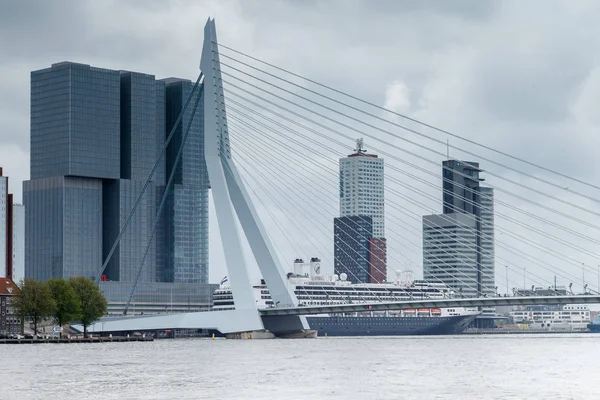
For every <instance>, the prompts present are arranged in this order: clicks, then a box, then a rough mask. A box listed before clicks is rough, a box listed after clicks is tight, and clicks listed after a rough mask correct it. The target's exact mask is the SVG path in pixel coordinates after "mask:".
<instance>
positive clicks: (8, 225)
mask: <svg viewBox="0 0 600 400" xmlns="http://www.w3.org/2000/svg"><path fill="white" fill-rule="evenodd" d="M12 275H13V195H12V194H11V193H8V177H6V176H3V175H2V168H1V167H0V277H4V278H9V279H12Z"/></svg>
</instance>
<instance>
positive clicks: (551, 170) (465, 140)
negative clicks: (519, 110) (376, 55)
mask: <svg viewBox="0 0 600 400" xmlns="http://www.w3.org/2000/svg"><path fill="white" fill-rule="evenodd" d="M219 46H220V47H222V48H225V49H227V50H229V51H232V52H234V53H237V54H240V55H242V56H244V57H247V58H249V59H251V60H254V61H257V62H259V63H261V64H264V65H266V66H268V67H271V68H274V69H276V70H279V71H281V72H284V73H286V74H289V75H291V76H294V77H296V78H300V79H302V80H305V81H307V82H309V83H312V84H314V85H317V86H319V87H322V88H324V89H327V90H329V91H332V92H334V93H337V94H340V95H342V96H345V97H347V98H350V99H352V100H355V101H358V102H361V103H363V104H366V105H368V106H370V107H374V108H376V109H378V110H381V111H385V112H387V113H389V114H392V115H395V116H398V117H400V118H403V119H405V120H407V121H410V122H414V123H416V124H419V125H421V126H424V127H426V128H429V129H432V130H435V131H437V132H439V133H442V134H444V135H448V136H450V137H453V138H456V139H459V140H462V141H464V142H467V143H469V144H472V145H475V146H478V147H481V148H483V149H485V150H489V151H492V152H494V153H497V154H500V155H502V156H504V157H508V158H510V159H513V160H515V161H519V162H521V163H524V164H527V165H529V166H532V167H535V168H538V169H540V170H543V171H545V172H549V173H551V174H554V175H557V176H560V177H562V178H566V179H569V180H571V181H573V182H577V183H580V184H582V185H585V186H588V187H591V188H594V189H598V190H600V186H597V185H594V184H592V183H590V182H587V181H583V180H581V179H578V178H575V177H573V176H569V175H567V174H564V173H562V172H559V171H556V170H553V169H550V168H548V167H544V166H542V165H539V164H536V163H533V162H531V161H528V160H526V159H523V158H520V157H517V156H514V155H512V154H509V153H506V152H503V151H501V150H498V149H495V148H493V147H491V146H487V145H484V144H482V143H479V142H477V141H474V140H471V139H468V138H466V137H464V136H461V135H458V134H456V133H453V132H450V131H448V130H445V129H442V128H439V127H436V126H434V125H431V124H428V123H426V122H423V121H420V120H418V119H416V118H413V117H409V116H408V115H406V114H402V113H399V112H397V111H393V110H390V109H388V108H385V107H382V106H380V105H378V104H375V103H373V102H370V101H367V100H364V99H362V98H359V97H357V96H354V95H352V94H349V93H347V92H344V91H342V90H339V89H336V88H334V87H332V86H328V85H325V84H323V83H321V82H317V81H315V80H313V79H310V78H307V77H305V76H302V75H300V74H297V73H294V72H292V71H289V70H287V69H284V68H282V67H279V66H276V65H274V64H272V63H269V62H266V61H264V60H261V59H259V58H256V57H253V56H251V55H249V54H247V53H244V52H241V51H239V50H236V49H233V48H231V47H228V46H226V45H223V44H219ZM220 56H221V57H225V58H227V59H231V60H233V61H236V62H238V63H240V64H242V65H245V66H247V67H250V68H252V69H254V70H258V71H260V72H263V73H265V74H269V75H271V76H274V77H276V78H277V79H282V78H280V77H277V76H276V75H273V74H270V73H268V72H267V71H264V70H261V69H260V68H257V67H255V66H252V65H250V64H248V63H244V62H243V61H241V60H238V59H236V58H234V57H231V56H228V55H227V54H223V53H221V54H220ZM298 86H299V87H301V88H302V89H305V90H308V91H310V92H312V93H314V94H317V95H319V96H321V97H325V98H328V99H329V100H331V101H334V102H338V103H340V104H344V103H343V102H339V101H337V100H335V99H333V98H331V97H330V96H326V95H323V94H322V93H319V92H316V91H312V90H310V89H308V88H306V87H303V86H301V85H298ZM363 111H364V110H363ZM361 112H362V111H361ZM385 122H387V123H390V124H392V125H397V124H394V123H393V122H392V121H389V120H385ZM451 147H452V148H455V149H457V150H462V149H461V148H459V147H456V146H451Z"/></svg>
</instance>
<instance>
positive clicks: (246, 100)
mask: <svg viewBox="0 0 600 400" xmlns="http://www.w3.org/2000/svg"><path fill="white" fill-rule="evenodd" d="M226 92H227V93H228V94H230V95H233V96H234V97H235V98H239V99H241V100H243V101H245V102H247V103H249V104H252V105H253V106H256V107H258V108H260V109H262V110H264V111H266V112H268V113H270V114H273V115H274V116H275V117H277V118H278V119H283V120H285V121H288V122H289V123H291V124H293V125H296V126H299V127H300V128H302V129H305V130H308V131H310V132H312V133H314V134H316V135H319V136H323V135H322V133H319V132H317V131H316V130H314V129H312V128H310V127H307V126H306V125H304V124H301V123H299V122H298V121H295V120H293V119H291V118H289V117H287V116H285V115H282V114H280V113H277V112H276V111H274V110H273V109H272V108H268V107H265V106H263V105H261V104H258V103H256V102H253V101H252V100H250V99H248V98H247V97H244V96H242V95H240V94H238V93H236V92H235V91H232V90H231V89H227V90H226ZM252 95H253V96H254V97H257V98H258V99H260V100H262V101H264V102H266V103H268V104H270V105H272V106H275V107H277V108H279V109H282V110H284V111H285V112H287V113H289V114H292V115H294V116H296V117H298V118H300V119H303V120H306V121H308V122H309V123H311V124H313V125H316V126H318V127H320V128H323V129H325V130H327V131H328V132H331V133H334V134H336V135H338V136H341V137H344V138H346V139H348V140H354V138H353V137H351V136H349V135H347V134H345V133H343V132H341V131H339V130H336V129H333V128H331V127H329V126H327V125H324V124H322V123H320V122H317V121H314V120H312V119H310V118H308V117H306V116H304V115H301V114H298V113H296V112H294V111H292V110H290V109H288V108H286V107H283V106H281V105H279V104H277V103H273V102H271V101H270V100H268V99H265V98H263V97H261V96H258V95H256V94H252ZM228 102H231V103H234V104H238V105H240V103H238V102H235V100H232V99H228ZM243 107H244V108H245V109H247V110H249V111H250V110H251V109H249V108H248V107H246V106H243ZM251 111H252V112H253V113H257V111H256V110H251ZM259 114H260V113H259ZM260 115H261V116H262V117H263V118H268V117H265V115H264V114H260ZM357 132H358V131H357ZM364 136H366V137H370V138H372V139H375V140H377V141H379V142H382V143H383V144H384V145H385V146H387V147H392V148H394V149H396V150H399V151H401V152H403V153H405V154H408V155H410V156H413V157H415V158H418V159H420V160H422V161H425V162H427V163H429V164H431V165H435V166H436V167H438V168H439V166H440V165H439V161H435V160H432V159H429V158H426V157H423V156H421V155H419V154H417V153H414V152H411V151H409V150H407V149H404V148H401V147H398V146H396V145H394V144H393V143H386V142H384V141H382V140H381V139H378V138H375V137H373V136H370V135H369V134H366V133H365V134H364ZM323 137H324V138H325V139H327V140H332V139H331V138H330V137H328V136H323ZM370 147H371V148H372V149H373V150H376V151H378V152H379V153H381V154H383V155H386V156H388V157H390V158H392V159H394V160H396V161H398V162H400V163H403V164H405V165H408V166H410V167H411V168H415V169H417V170H419V171H422V172H424V173H427V174H428V175H430V176H434V177H437V176H438V175H437V174H436V173H435V172H432V171H428V170H426V169H425V168H423V167H421V166H419V165H417V164H414V163H410V162H408V161H405V160H403V159H402V158H399V157H398V156H396V155H394V154H392V153H389V152H387V151H385V150H381V149H380V148H378V147H376V146H372V145H371V146H370ZM442 169H443V170H444V171H452V172H453V173H454V174H456V175H458V176H461V177H465V178H468V175H466V174H465V173H463V172H461V171H456V170H452V169H451V168H448V167H446V166H443V165H442ZM442 179H443V180H445V181H446V180H447V179H445V178H442ZM460 186H462V185H460ZM487 186H488V187H491V188H493V189H495V190H496V191H498V192H501V193H504V194H506V195H509V196H511V197H514V198H515V199H517V200H520V201H523V202H525V203H528V204H531V205H534V206H536V207H538V208H540V209H543V210H546V211H549V212H552V213H553V214H555V215H560V216H561V217H564V218H567V219H570V220H572V221H574V222H576V223H578V224H581V225H585V226H586V227H588V228H592V229H595V230H598V231H600V225H597V224H593V223H591V222H589V221H585V220H583V219H580V218H577V217H575V216H573V215H571V214H567V213H565V212H562V211H561V210H557V209H554V208H551V207H549V206H547V205H545V204H542V203H540V202H537V201H534V200H531V199H529V198H526V197H523V196H520V195H518V194H516V193H514V192H513V191H510V190H506V189H503V188H501V187H499V186H497V185H492V184H488V185H487ZM469 190H471V191H472V189H469ZM546 196H547V195H546ZM550 198H551V199H553V197H550ZM499 204H506V203H503V202H500V203H499ZM517 210H518V211H519V212H520V213H522V214H525V215H529V214H531V213H529V214H526V212H525V211H523V210H521V209H519V208H517ZM529 216H531V215H529ZM538 218H539V217H538ZM586 239H588V240H594V239H591V238H590V237H589V236H586Z"/></svg>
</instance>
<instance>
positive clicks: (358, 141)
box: [354, 138, 367, 154]
mask: <svg viewBox="0 0 600 400" xmlns="http://www.w3.org/2000/svg"><path fill="white" fill-rule="evenodd" d="M363 146H364V142H363V138H360V139H356V149H354V151H356V153H357V154H364V153H366V152H367V150H365V149H364V148H363Z"/></svg>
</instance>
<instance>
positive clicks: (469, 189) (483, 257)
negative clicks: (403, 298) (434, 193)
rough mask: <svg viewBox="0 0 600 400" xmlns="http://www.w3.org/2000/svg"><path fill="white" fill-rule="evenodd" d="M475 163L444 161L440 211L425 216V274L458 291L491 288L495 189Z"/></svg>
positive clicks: (479, 293)
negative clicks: (489, 184) (485, 180)
mask: <svg viewBox="0 0 600 400" xmlns="http://www.w3.org/2000/svg"><path fill="white" fill-rule="evenodd" d="M480 172H482V170H481V169H480V168H479V163H476V162H469V161H459V160H446V161H443V162H442V176H443V183H442V187H443V214H439V215H426V216H424V217H423V275H424V278H425V279H427V280H429V281H431V282H443V283H445V284H447V285H448V286H450V287H451V288H452V289H454V290H455V291H456V292H457V293H458V294H459V295H461V296H466V297H476V296H483V295H493V294H494V192H493V189H492V188H487V187H483V186H481V185H480V182H481V181H483V179H482V178H480V176H479V174H480Z"/></svg>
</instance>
